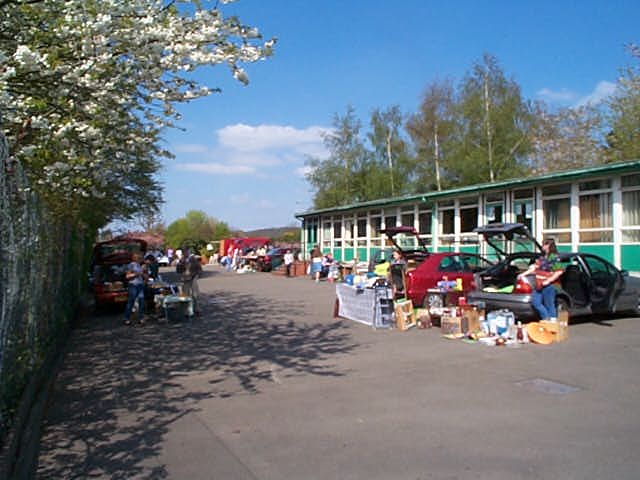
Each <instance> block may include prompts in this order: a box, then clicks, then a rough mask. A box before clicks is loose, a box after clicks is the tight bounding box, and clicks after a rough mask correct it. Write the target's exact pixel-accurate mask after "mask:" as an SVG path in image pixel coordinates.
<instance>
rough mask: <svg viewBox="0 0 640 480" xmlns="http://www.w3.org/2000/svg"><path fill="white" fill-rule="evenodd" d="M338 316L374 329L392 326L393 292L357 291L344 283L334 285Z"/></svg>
mask: <svg viewBox="0 0 640 480" xmlns="http://www.w3.org/2000/svg"><path fill="white" fill-rule="evenodd" d="M336 295H337V297H338V316H339V317H343V318H348V319H349V320H353V321H355V322H360V323H364V324H365V325H369V326H371V327H374V328H390V327H391V326H392V325H393V320H394V313H393V291H392V290H391V288H389V287H378V288H362V289H358V288H356V287H353V286H351V285H347V284H344V283H338V284H336Z"/></svg>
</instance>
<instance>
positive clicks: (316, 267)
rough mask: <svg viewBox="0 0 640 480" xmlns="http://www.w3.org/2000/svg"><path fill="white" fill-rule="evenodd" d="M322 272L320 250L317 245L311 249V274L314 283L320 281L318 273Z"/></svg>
mask: <svg viewBox="0 0 640 480" xmlns="http://www.w3.org/2000/svg"><path fill="white" fill-rule="evenodd" d="M321 272H322V251H321V250H320V247H319V246H318V245H316V246H314V247H313V249H312V250H311V276H312V277H313V278H314V280H315V281H316V283H318V282H319V281H320V273H321Z"/></svg>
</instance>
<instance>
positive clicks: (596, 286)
mask: <svg viewBox="0 0 640 480" xmlns="http://www.w3.org/2000/svg"><path fill="white" fill-rule="evenodd" d="M582 260H583V262H584V263H585V264H586V266H587V268H588V269H589V293H590V297H591V309H592V310H593V311H594V312H609V311H610V310H611V306H612V305H613V304H614V300H615V297H616V295H617V293H618V292H619V290H620V289H621V288H622V285H623V279H622V275H620V272H619V271H618V269H616V268H615V267H614V266H613V265H611V264H610V263H609V262H607V261H606V260H604V259H602V258H600V257H596V256H595V255H582Z"/></svg>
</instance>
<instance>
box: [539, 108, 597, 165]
mask: <svg viewBox="0 0 640 480" xmlns="http://www.w3.org/2000/svg"><path fill="white" fill-rule="evenodd" d="M601 131H602V115H601V114H600V112H599V111H598V109H596V108H595V107H593V106H583V107H577V108H563V109H560V110H558V111H557V112H555V113H552V112H549V111H548V109H547V107H546V106H545V105H543V104H539V105H538V106H537V108H536V128H535V131H534V134H533V136H532V139H531V145H532V151H531V154H530V157H529V158H530V162H531V167H532V169H533V173H546V172H552V171H557V170H567V169H571V168H579V167H585V166H592V165H597V164H599V163H603V162H604V160H605V156H604V155H603V151H602V141H601V139H600V137H601Z"/></svg>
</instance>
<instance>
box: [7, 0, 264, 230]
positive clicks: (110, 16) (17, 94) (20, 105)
mask: <svg viewBox="0 0 640 480" xmlns="http://www.w3.org/2000/svg"><path fill="white" fill-rule="evenodd" d="M223 3H228V2H223ZM204 5H205V2H198V1H194V2H191V1H185V0H175V1H172V2H166V1H164V0H129V1H121V0H46V1H45V0H42V1H38V0H33V1H19V0H0V112H2V113H3V118H2V127H3V128H4V129H5V131H6V135H7V139H8V141H9V143H10V148H11V151H12V154H13V156H14V158H15V159H16V160H18V161H19V162H21V163H22V164H23V165H24V166H25V168H26V170H27V172H28V175H29V177H30V179H31V180H32V184H33V186H34V188H36V189H37V190H38V191H39V193H40V194H41V196H42V197H43V198H44V199H45V200H47V203H48V207H49V209H50V210H51V211H52V213H54V214H56V213H57V214H59V215H61V216H64V217H74V218H77V219H82V221H83V222H84V223H87V224H89V225H92V226H93V227H94V228H97V227H99V226H102V225H105V224H107V223H108V222H109V221H111V220H113V219H125V220H126V219H130V218H131V217H132V216H133V215H134V214H135V213H136V212H139V211H143V212H145V213H152V212H154V211H156V210H157V207H158V204H159V203H160V201H161V188H160V185H159V184H158V181H157V179H156V173H157V171H158V169H159V168H160V161H159V160H160V159H161V158H163V157H168V156H170V154H169V153H168V152H166V151H165V150H164V149H163V148H162V147H161V132H162V129H164V128H166V127H172V126H174V124H175V122H176V121H177V120H179V115H178V113H177V112H176V110H175V106H176V104H178V103H181V102H186V101H190V100H193V99H196V98H200V97H203V96H207V95H209V94H211V93H213V92H217V91H219V90H218V89H217V88H215V87H210V86H208V85H205V84H201V83H199V82H197V81H196V80H194V77H193V75H192V73H191V72H192V71H194V70H195V69H197V68H198V67H202V66H215V65H218V64H225V65H228V66H229V67H230V69H231V72H232V74H233V76H234V77H235V78H236V79H238V80H239V81H241V82H242V83H245V84H246V83H247V81H248V79H247V76H246V74H245V72H244V70H243V69H242V68H241V66H240V65H241V64H243V63H247V62H255V61H258V60H260V59H263V58H266V57H267V56H269V55H270V54H271V49H272V46H273V43H274V41H273V40H269V41H266V42H264V41H262V39H261V38H260V35H259V34H258V32H257V30H256V29H255V28H252V27H248V26H245V25H242V24H241V23H240V21H239V20H238V19H237V18H236V17H229V18H224V16H223V15H222V12H221V10H220V8H218V7H217V2H216V4H215V6H214V7H213V8H205V7H204Z"/></svg>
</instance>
